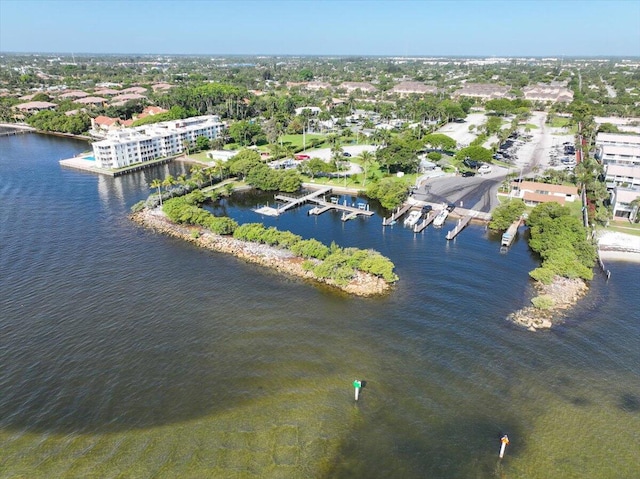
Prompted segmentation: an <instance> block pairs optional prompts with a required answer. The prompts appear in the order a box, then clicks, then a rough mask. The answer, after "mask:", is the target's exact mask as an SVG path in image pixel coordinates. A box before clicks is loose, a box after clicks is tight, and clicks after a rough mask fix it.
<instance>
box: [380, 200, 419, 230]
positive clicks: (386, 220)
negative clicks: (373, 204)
mask: <svg viewBox="0 0 640 479" xmlns="http://www.w3.org/2000/svg"><path fill="white" fill-rule="evenodd" d="M414 206H415V205H412V204H411V203H405V204H403V205H402V206H401V207H400V208H398V210H397V211H396V212H395V213H393V214H392V215H391V216H390V217H389V218H383V219H382V226H387V225H392V224H395V223H396V221H397V220H398V218H400V217H401V216H402V215H403V214H405V213H406V212H407V211H409V210H410V209H411V208H413V207H414Z"/></svg>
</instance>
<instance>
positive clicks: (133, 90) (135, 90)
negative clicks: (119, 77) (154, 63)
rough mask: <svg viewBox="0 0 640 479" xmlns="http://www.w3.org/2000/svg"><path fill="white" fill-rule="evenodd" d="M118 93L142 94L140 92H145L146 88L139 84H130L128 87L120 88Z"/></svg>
mask: <svg viewBox="0 0 640 479" xmlns="http://www.w3.org/2000/svg"><path fill="white" fill-rule="evenodd" d="M120 93H138V94H142V93H147V89H146V88H143V87H141V86H132V87H129V88H125V89H124V90H121V91H120Z"/></svg>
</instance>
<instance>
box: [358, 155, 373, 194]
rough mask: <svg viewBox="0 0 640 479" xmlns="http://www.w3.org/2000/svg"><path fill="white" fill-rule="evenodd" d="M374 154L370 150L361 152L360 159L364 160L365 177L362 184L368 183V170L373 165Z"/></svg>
mask: <svg viewBox="0 0 640 479" xmlns="http://www.w3.org/2000/svg"><path fill="white" fill-rule="evenodd" d="M374 158H375V157H374V155H373V153H371V152H370V151H366V150H365V151H363V152H362V153H360V161H362V169H363V170H364V178H363V180H362V186H366V184H367V171H368V170H369V167H370V166H371V165H372V163H373V160H374Z"/></svg>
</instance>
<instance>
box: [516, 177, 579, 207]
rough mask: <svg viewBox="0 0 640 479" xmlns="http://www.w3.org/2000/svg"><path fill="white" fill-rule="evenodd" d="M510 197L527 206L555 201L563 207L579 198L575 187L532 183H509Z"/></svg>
mask: <svg viewBox="0 0 640 479" xmlns="http://www.w3.org/2000/svg"><path fill="white" fill-rule="evenodd" d="M511 197H512V198H521V199H522V200H523V201H524V202H525V204H526V205H527V206H535V205H538V204H540V203H549V202H551V201H555V202H556V203H560V204H561V205H563V206H564V204H565V202H566V201H570V202H573V201H576V199H578V198H579V196H578V188H577V187H575V186H564V185H551V184H548V183H536V182H534V181H522V182H517V181H513V182H511Z"/></svg>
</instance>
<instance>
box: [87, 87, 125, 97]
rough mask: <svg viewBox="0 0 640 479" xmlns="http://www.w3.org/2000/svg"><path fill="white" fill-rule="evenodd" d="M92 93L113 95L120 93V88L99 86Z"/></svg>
mask: <svg viewBox="0 0 640 479" xmlns="http://www.w3.org/2000/svg"><path fill="white" fill-rule="evenodd" d="M93 94H94V95H108V96H113V95H119V94H120V90H113V89H111V88H101V89H99V90H95V91H94V92H93Z"/></svg>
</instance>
